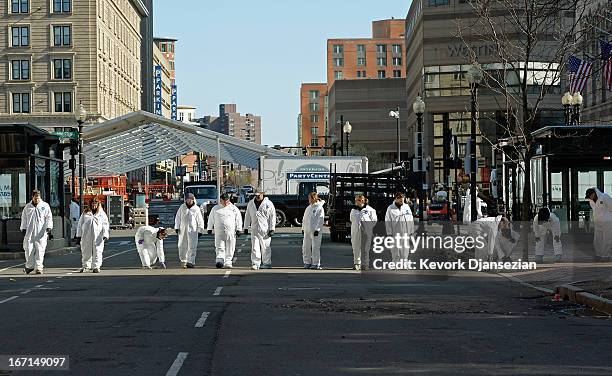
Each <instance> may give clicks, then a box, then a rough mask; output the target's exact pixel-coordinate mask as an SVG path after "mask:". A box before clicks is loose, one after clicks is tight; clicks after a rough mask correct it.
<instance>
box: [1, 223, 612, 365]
mask: <svg viewBox="0 0 612 376" xmlns="http://www.w3.org/2000/svg"><path fill="white" fill-rule="evenodd" d="M121 234H124V233H121ZM212 244H213V243H212V239H211V238H209V237H204V238H202V239H201V242H200V253H199V256H198V268H196V269H192V270H183V269H179V268H178V265H179V262H178V258H177V249H176V237H174V236H173V237H171V238H170V239H169V240H167V241H166V244H165V249H166V257H167V261H168V262H167V264H168V266H169V269H168V270H150V271H149V270H142V269H140V268H139V265H140V262H139V258H138V255H137V253H136V251H135V248H134V245H133V237H123V238H118V237H113V239H112V240H111V242H110V243H109V244H108V246H107V250H106V252H105V257H106V260H105V261H104V265H103V271H102V273H101V274H92V273H85V274H79V273H77V272H76V271H77V269H78V268H79V266H80V254H68V255H64V256H58V257H53V258H48V259H47V260H46V262H45V264H46V271H45V274H44V275H42V276H34V275H30V276H25V275H23V274H21V267H20V266H18V265H19V264H20V263H21V262H20V261H6V262H0V317H1V318H2V319H1V322H0V333H1V337H0V338H1V339H2V340H1V341H0V354H6V355H9V354H12V355H17V354H22V355H24V354H37V355H42V354H44V355H68V356H69V357H70V372H59V371H46V372H43V371H32V372H21V371H20V372H13V373H7V372H2V371H0V375H3V374H15V375H47V374H73V375H317V376H323V375H398V374H416V375H436V376H438V375H612V356H611V353H610V350H611V349H612V339H611V338H612V336H611V333H612V320H610V319H604V318H598V317H592V316H588V315H583V314H584V313H585V312H584V311H582V310H580V308H579V307H577V306H573V305H571V304H569V303H565V302H552V301H551V300H550V297H542V295H540V293H539V292H537V291H534V290H531V289H528V288H526V287H523V286H521V285H517V284H514V283H512V282H509V281H508V280H507V279H505V278H503V277H501V276H499V275H497V274H488V273H472V272H464V273H460V274H448V273H435V272H429V273H426V272H398V273H391V272H367V273H360V272H354V271H352V270H350V269H349V267H350V265H351V264H352V255H351V251H350V247H349V245H348V244H334V243H330V242H329V241H328V240H327V239H325V240H324V244H323V250H322V253H323V262H324V266H325V267H326V270H322V271H310V270H303V269H301V266H302V261H301V250H300V246H301V239H300V237H299V234H280V235H278V236H277V237H276V238H275V239H274V240H273V250H274V253H273V263H274V266H275V268H274V269H272V270H259V271H251V270H250V268H249V266H250V259H249V251H250V248H249V242H248V239H247V237H244V236H243V237H241V238H240V239H239V241H238V247H237V248H238V249H239V250H240V251H239V253H237V254H236V255H237V262H236V264H235V265H237V266H238V267H237V268H235V269H233V270H231V271H229V273H228V270H218V269H214V268H213V259H214V257H213V248H212ZM14 265H17V266H15V267H13V266H14Z"/></svg>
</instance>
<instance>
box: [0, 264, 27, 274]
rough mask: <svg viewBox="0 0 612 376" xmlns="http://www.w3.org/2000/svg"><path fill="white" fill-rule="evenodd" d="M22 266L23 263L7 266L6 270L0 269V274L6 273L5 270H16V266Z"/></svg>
mask: <svg viewBox="0 0 612 376" xmlns="http://www.w3.org/2000/svg"><path fill="white" fill-rule="evenodd" d="M24 265H25V262H22V263H21V264H17V265H13V266H9V267H8V268H4V269H0V272H3V271H6V270H9V269H13V268H16V267H18V266H24Z"/></svg>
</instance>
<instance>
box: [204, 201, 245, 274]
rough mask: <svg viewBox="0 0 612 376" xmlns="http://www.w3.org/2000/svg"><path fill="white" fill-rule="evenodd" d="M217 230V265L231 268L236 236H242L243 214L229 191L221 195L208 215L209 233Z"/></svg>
mask: <svg viewBox="0 0 612 376" xmlns="http://www.w3.org/2000/svg"><path fill="white" fill-rule="evenodd" d="M213 229H214V230H215V253H216V264H215V265H216V267H217V268H226V269H231V268H233V267H234V264H233V261H232V260H233V258H234V251H235V250H236V236H240V234H241V231H240V230H241V229H242V216H241V215H240V210H239V209H238V208H237V207H236V205H234V204H232V202H231V201H230V197H229V195H228V194H227V193H224V194H222V195H221V202H220V203H219V204H217V205H216V206H215V207H214V208H213V209H212V210H211V212H210V215H209V216H208V234H209V235H210V234H212V232H213Z"/></svg>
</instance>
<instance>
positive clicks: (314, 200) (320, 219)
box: [302, 192, 325, 270]
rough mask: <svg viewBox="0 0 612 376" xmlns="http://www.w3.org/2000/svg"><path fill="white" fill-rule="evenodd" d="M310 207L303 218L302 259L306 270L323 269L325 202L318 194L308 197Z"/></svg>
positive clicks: (314, 193) (311, 194) (313, 193)
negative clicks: (322, 237)
mask: <svg viewBox="0 0 612 376" xmlns="http://www.w3.org/2000/svg"><path fill="white" fill-rule="evenodd" d="M308 202H309V203H310V205H309V206H308V207H307V208H306V210H305V211H304V217H303V218H302V233H303V234H304V240H303V242H302V258H303V259H304V269H317V270H320V269H322V268H321V229H322V228H323V224H324V223H325V209H323V205H325V201H323V200H320V199H319V195H318V194H317V192H312V193H310V194H309V195H308Z"/></svg>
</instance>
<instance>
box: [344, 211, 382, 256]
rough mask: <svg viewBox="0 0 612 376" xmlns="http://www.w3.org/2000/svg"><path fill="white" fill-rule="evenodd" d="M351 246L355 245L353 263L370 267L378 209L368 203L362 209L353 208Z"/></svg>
mask: <svg viewBox="0 0 612 376" xmlns="http://www.w3.org/2000/svg"><path fill="white" fill-rule="evenodd" d="M350 218H351V246H352V247H353V264H354V265H360V266H362V267H368V266H369V264H370V248H371V246H372V236H373V234H374V226H375V225H376V222H378V217H377V215H376V210H374V209H372V207H371V206H369V205H366V206H364V207H363V208H361V209H356V208H355V209H352V210H351V217H350Z"/></svg>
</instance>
